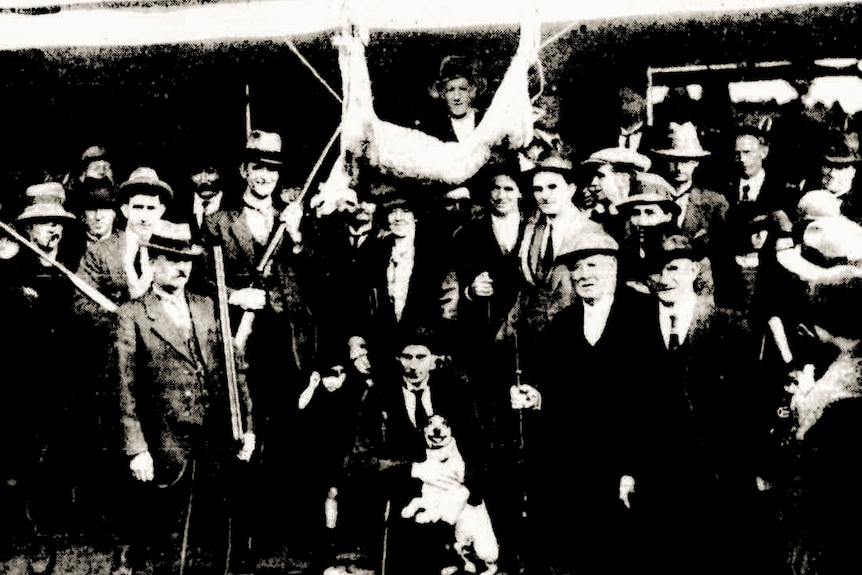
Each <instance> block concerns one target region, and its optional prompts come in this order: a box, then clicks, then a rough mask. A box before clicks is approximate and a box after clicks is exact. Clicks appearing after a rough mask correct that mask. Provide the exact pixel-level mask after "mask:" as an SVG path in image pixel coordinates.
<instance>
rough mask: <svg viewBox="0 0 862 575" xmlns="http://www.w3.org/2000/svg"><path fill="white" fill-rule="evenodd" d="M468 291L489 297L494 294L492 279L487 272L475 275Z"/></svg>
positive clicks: (478, 295)
mask: <svg viewBox="0 0 862 575" xmlns="http://www.w3.org/2000/svg"><path fill="white" fill-rule="evenodd" d="M470 293H471V294H473V295H475V296H477V297H491V296H492V295H494V280H492V279H491V276H490V275H488V272H482V273H480V274H479V275H477V276H476V278H475V279H474V280H473V283H472V284H470Z"/></svg>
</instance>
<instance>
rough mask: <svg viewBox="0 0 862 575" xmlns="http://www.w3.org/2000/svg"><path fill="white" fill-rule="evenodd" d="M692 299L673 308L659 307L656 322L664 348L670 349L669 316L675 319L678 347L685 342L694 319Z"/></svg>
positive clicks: (678, 303)
mask: <svg viewBox="0 0 862 575" xmlns="http://www.w3.org/2000/svg"><path fill="white" fill-rule="evenodd" d="M694 303H695V302H694V299H692V300H682V301H679V302H676V304H675V305H673V306H666V305H659V307H658V322H659V327H660V328H661V335H662V339H663V340H664V345H665V347H670V334H671V316H674V317H675V318H676V328H675V331H676V335H677V336H678V337H679V343H680V345H681V344H682V343H683V342H684V341H685V338H686V335H687V334H688V330H689V327H691V322H692V319H693V317H694Z"/></svg>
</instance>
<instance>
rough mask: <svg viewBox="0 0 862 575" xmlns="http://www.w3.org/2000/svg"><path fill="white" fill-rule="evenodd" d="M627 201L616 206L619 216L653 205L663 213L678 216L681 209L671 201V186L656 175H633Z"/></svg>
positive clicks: (644, 173) (641, 173) (646, 173)
mask: <svg viewBox="0 0 862 575" xmlns="http://www.w3.org/2000/svg"><path fill="white" fill-rule="evenodd" d="M632 183H633V185H632V190H631V192H630V194H629V197H628V199H626V201H625V202H622V203H620V204H619V205H618V206H617V210H619V212H620V213H621V214H628V212H630V211H631V208H633V207H634V206H642V205H645V204H655V205H657V206H659V207H660V208H661V209H663V210H664V211H666V212H668V213H671V214H673V215H674V216H678V215H679V213H680V211H681V208H680V206H679V204H677V203H676V202H675V201H674V199H673V186H671V185H670V184H669V183H668V181H667V180H665V179H664V178H662V177H661V176H659V175H658V174H652V173H649V172H640V173H637V174H635V178H634V180H633V182H632Z"/></svg>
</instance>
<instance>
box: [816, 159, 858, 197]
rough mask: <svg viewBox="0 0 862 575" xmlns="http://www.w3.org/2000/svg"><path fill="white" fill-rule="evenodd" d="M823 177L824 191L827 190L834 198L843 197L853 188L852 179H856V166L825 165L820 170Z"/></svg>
mask: <svg viewBox="0 0 862 575" xmlns="http://www.w3.org/2000/svg"><path fill="white" fill-rule="evenodd" d="M820 173H821V174H822V176H823V179H822V185H823V189H824V190H829V191H830V192H832V193H833V194H835V195H836V196H843V195H844V194H846V193H848V192H849V191H850V189H851V188H852V187H853V179H854V178H855V177H856V166H854V165H852V164H850V165H846V166H844V165H838V166H833V165H826V166H823V167H822V168H821V169H820Z"/></svg>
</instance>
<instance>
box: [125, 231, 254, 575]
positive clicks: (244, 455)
mask: <svg viewBox="0 0 862 575" xmlns="http://www.w3.org/2000/svg"><path fill="white" fill-rule="evenodd" d="M141 247H146V248H147V253H148V259H149V264H150V268H151V269H152V283H151V285H150V287H149V288H148V289H147V291H146V292H145V293H144V294H143V295H141V296H140V297H138V298H135V299H133V300H131V301H129V302H127V303H125V304H123V306H121V307H120V309H119V311H118V315H119V328H118V330H117V341H116V353H117V362H116V365H117V369H118V378H119V400H120V408H121V423H122V434H123V435H122V437H123V448H124V452H125V454H126V456H127V457H128V458H129V460H128V468H129V471H130V473H131V475H132V477H133V478H134V480H135V481H136V482H137V486H136V488H134V489H133V490H132V491H131V492H130V493H129V495H132V494H135V496H134V497H132V498H131V499H132V501H130V502H129V507H127V510H129V512H130V513H131V517H130V519H131V521H130V522H129V524H130V526H131V527H132V528H133V529H134V536H133V541H134V545H133V547H132V548H131V549H130V555H131V556H130V557H129V560H130V563H131V564H132V567H133V568H136V569H141V568H142V567H143V561H144V560H145V559H146V557H145V555H144V549H143V547H144V546H149V549H150V552H151V557H150V559H151V560H152V561H153V567H154V573H157V574H160V573H174V572H176V570H175V569H174V565H175V564H176V562H177V561H178V560H179V561H186V562H187V563H188V562H189V557H190V556H191V555H192V554H194V553H195V552H197V551H199V550H198V548H197V547H196V546H195V545H194V542H195V541H196V540H195V538H194V536H195V534H196V531H195V529H197V530H198V533H200V532H205V531H207V528H213V527H215V525H214V524H212V523H211V522H212V521H220V522H222V523H220V524H219V527H220V528H222V529H224V530H225V531H223V532H222V533H220V534H219V533H218V531H216V533H217V534H218V535H220V537H218V539H219V540H226V533H227V531H226V529H227V512H226V510H224V509H222V510H220V511H221V513H213V510H212V509H210V508H207V506H208V505H220V504H221V503H220V501H219V500H220V499H222V498H224V496H225V494H224V493H222V492H221V491H220V490H221V489H222V486H221V485H219V481H221V480H223V476H224V473H225V468H226V466H227V465H229V464H230V461H231V460H233V459H234V458H237V457H238V458H239V459H241V460H244V461H248V460H249V458H250V457H251V454H252V451H253V450H254V448H255V437H254V428H253V424H252V419H251V399H250V396H249V393H248V387H247V386H246V383H245V374H244V371H243V369H242V365H241V363H239V362H238V365H237V366H236V367H237V380H236V384H237V393H238V397H239V401H238V403H239V406H240V411H241V413H239V414H237V415H238V417H239V418H240V419H241V422H242V423H241V426H242V431H243V435H242V436H241V438H240V440H239V442H236V441H235V440H234V438H233V437H231V434H230V426H229V425H228V422H229V421H230V417H231V412H230V407H229V403H228V392H227V387H226V386H227V377H226V375H225V374H226V371H225V370H226V365H225V363H224V362H225V356H224V349H223V346H222V341H221V337H220V336H219V329H218V323H217V319H216V318H217V314H216V310H215V304H214V302H213V300H212V299H210V298H208V297H204V296H198V295H194V294H191V293H189V292H187V291H186V284H187V282H188V279H189V277H190V274H191V269H192V266H193V262H194V261H195V259H197V258H198V257H199V256H201V255H202V254H203V252H204V250H203V248H202V247H201V246H199V245H195V244H193V243H192V241H191V231H190V229H189V227H188V225H187V224H186V225H184V224H174V223H171V222H167V221H160V222H159V223H158V224H157V225H156V226H155V227H154V228H153V230H152V232H151V234H150V236H149V237H148V238H147V239H146V240H143V241H142V242H141ZM192 494H194V504H192V501H193V499H192V497H193V495H192ZM133 502H137V503H141V504H142V506H140V507H136V506H135V505H134V503H133ZM177 534H179V537H177ZM175 541H180V544H179V545H177V544H176V543H175ZM207 544H212V542H208V541H204V542H202V543H201V546H203V547H205V546H206V545H207ZM206 551H207V550H206V549H204V550H203V552H206ZM218 551H221V552H224V551H225V550H218ZM177 552H179V557H177V555H178V553H177ZM197 559H198V561H200V562H201V563H202V564H200V565H195V564H194V562H192V563H191V564H186V565H184V566H180V569H183V568H185V569H187V570H188V569H191V568H192V567H194V566H197V567H199V568H200V569H201V572H210V570H211V569H213V568H217V567H216V566H218V565H222V566H223V565H225V561H224V558H221V559H220V558H219V557H218V556H215V557H212V558H211V560H212V561H214V564H213V565H208V564H206V560H207V558H206V557H205V556H204V557H203V558H201V557H198V558H197Z"/></svg>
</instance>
